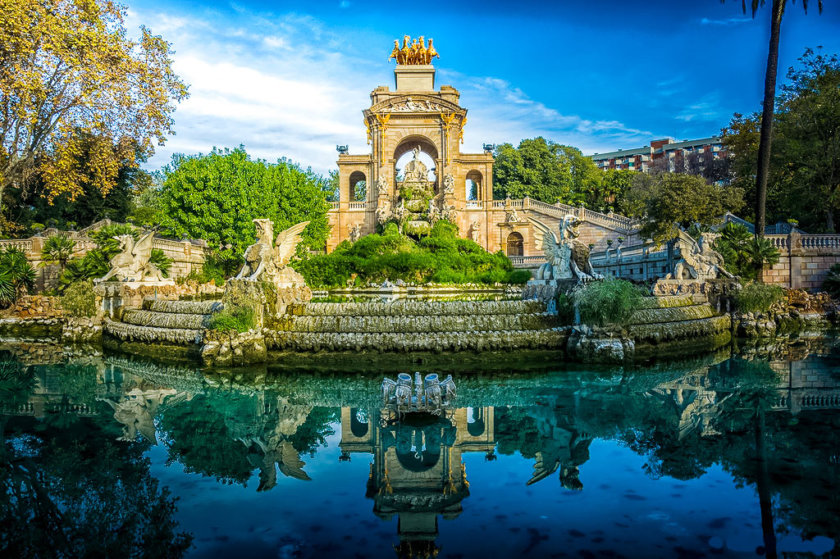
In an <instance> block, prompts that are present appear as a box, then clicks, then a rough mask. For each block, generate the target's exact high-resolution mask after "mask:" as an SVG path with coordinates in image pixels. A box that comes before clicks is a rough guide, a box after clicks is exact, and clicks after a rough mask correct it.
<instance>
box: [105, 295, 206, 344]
mask: <svg viewBox="0 0 840 559" xmlns="http://www.w3.org/2000/svg"><path fill="white" fill-rule="evenodd" d="M222 308H223V307H222V304H221V303H220V302H219V301H156V300H152V299H145V300H144V301H143V308H141V309H126V310H125V311H123V314H122V321H121V322H117V321H113V320H107V319H106V320H105V321H104V325H103V326H104V332H105V334H106V335H107V336H110V337H111V338H115V339H117V340H119V341H122V342H143V343H166V344H176V345H192V344H196V345H197V344H201V343H202V341H203V338H204V330H205V329H206V328H207V325H208V323H209V321H210V317H211V316H212V315H213V314H214V313H217V312H219V311H220V310H222Z"/></svg>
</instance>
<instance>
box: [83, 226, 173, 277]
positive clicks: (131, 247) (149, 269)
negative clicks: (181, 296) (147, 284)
mask: <svg viewBox="0 0 840 559" xmlns="http://www.w3.org/2000/svg"><path fill="white" fill-rule="evenodd" d="M114 239H116V240H117V241H119V243H120V252H119V253H118V254H116V255H114V257H113V258H111V260H110V261H109V263H110V264H111V269H110V270H109V271H108V273H107V274H105V275H104V276H102V278H100V279H99V280H98V281H108V280H110V279H111V278H116V279H117V280H118V281H144V280H146V281H161V280H163V274H161V271H160V270H159V269H158V268H157V266H155V265H154V264H152V263H151V262H149V259H150V258H151V256H152V241H154V232H153V231H150V232H148V233H146V234H144V235H143V236H141V237H140V238H139V239H137V241H135V240H134V237H132V236H131V235H119V236H118V237H114Z"/></svg>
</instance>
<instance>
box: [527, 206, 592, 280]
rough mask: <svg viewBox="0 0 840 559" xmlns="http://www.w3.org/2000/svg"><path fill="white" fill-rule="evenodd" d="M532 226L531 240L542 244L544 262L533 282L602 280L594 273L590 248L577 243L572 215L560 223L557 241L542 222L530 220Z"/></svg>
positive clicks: (577, 222) (575, 223) (576, 221)
mask: <svg viewBox="0 0 840 559" xmlns="http://www.w3.org/2000/svg"><path fill="white" fill-rule="evenodd" d="M530 219H531V223H533V225H534V237H535V239H536V240H537V242H538V243H541V244H542V249H543V252H544V253H545V258H546V263H545V264H543V265H542V266H540V269H539V270H537V273H536V276H535V279H538V280H562V279H577V280H578V281H588V280H591V279H603V276H602V275H600V274H598V273H596V272H595V271H594V270H593V268H592V263H591V262H590V261H589V247H588V246H586V245H585V244H583V243H582V242H580V241H579V240H577V237H578V235H579V233H578V230H577V229H578V226H579V225H580V222H579V221H578V219H577V217H576V216H574V215H571V214H569V215H567V216H566V217H564V218H563V221H562V222H560V238H559V239H558V238H557V236H556V235H555V234H554V232H553V231H552V230H551V228H549V227H548V225H546V224H545V223H543V222H541V221H538V220H536V219H534V218H530Z"/></svg>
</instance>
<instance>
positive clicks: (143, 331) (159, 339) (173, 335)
mask: <svg viewBox="0 0 840 559" xmlns="http://www.w3.org/2000/svg"><path fill="white" fill-rule="evenodd" d="M102 328H103V331H104V332H105V333H106V334H108V335H110V336H111V337H113V338H116V339H118V340H121V341H125V342H144V343H152V344H153V343H169V344H178V345H190V344H200V343H201V342H202V340H203V337H204V331H203V330H197V329H193V328H159V327H154V326H138V325H136V324H126V323H125V322H114V321H113V320H108V319H105V320H104V321H103V324H102Z"/></svg>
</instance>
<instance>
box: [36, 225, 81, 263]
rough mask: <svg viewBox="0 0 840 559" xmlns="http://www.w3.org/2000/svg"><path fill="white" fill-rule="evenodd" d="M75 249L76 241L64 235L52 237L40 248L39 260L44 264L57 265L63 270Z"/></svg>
mask: <svg viewBox="0 0 840 559" xmlns="http://www.w3.org/2000/svg"><path fill="white" fill-rule="evenodd" d="M75 248H76V241H74V240H73V239H71V238H70V237H68V236H67V235H66V234H61V235H52V236H50V237H47V238H46V240H45V241H44V246H43V247H42V248H41V258H42V259H43V260H44V262H47V263H50V264H58V265H59V266H61V269H62V270H64V267H65V266H66V265H67V261H68V260H70V257H71V256H73V250H74V249H75Z"/></svg>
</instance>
